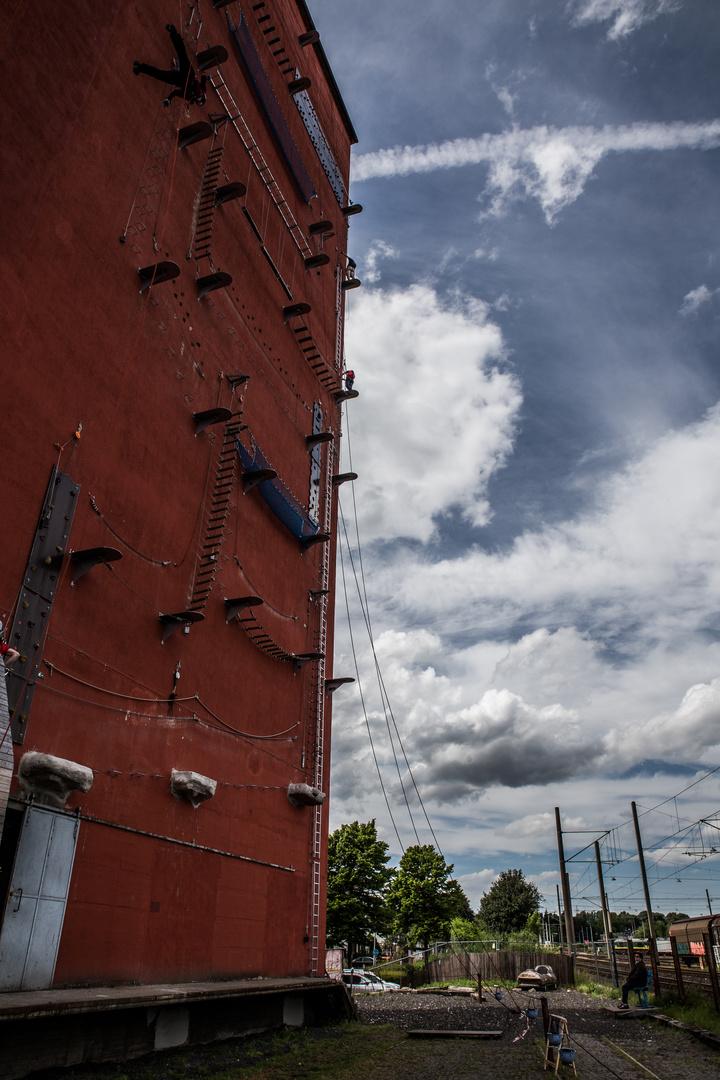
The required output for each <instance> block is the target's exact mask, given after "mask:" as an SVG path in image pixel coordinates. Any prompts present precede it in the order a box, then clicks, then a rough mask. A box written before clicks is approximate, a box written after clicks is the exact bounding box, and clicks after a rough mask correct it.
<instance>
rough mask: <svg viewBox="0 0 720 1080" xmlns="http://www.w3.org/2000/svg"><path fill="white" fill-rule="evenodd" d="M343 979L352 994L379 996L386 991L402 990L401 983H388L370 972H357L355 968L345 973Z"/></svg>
mask: <svg viewBox="0 0 720 1080" xmlns="http://www.w3.org/2000/svg"><path fill="white" fill-rule="evenodd" d="M341 979H342V981H343V982H344V983H345V985H346V986H347V988H348V989H349V990H350V992H351V993H352V994H377V993H382V992H383V991H385V990H399V989H400V983H396V982H388V981H387V980H386V979H381V978H380V976H379V975H373V974H372V972H370V971H357V970H355V969H353V968H351V969H350V970H348V971H343V973H342V975H341Z"/></svg>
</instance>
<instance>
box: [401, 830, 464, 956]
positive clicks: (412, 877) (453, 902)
mask: <svg viewBox="0 0 720 1080" xmlns="http://www.w3.org/2000/svg"><path fill="white" fill-rule="evenodd" d="M452 872H453V865H452V863H450V864H448V863H446V862H445V859H444V858H443V857H442V855H440V854H439V853H438V852H437V851H436V850H435V848H434V847H433V846H432V844H415V845H414V846H413V847H409V848H408V849H407V850H406V852H405V854H404V855H403V857H402V859H401V860H400V866H399V868H398V871H397V874H396V876H395V879H394V880H393V883H392V885H391V886H390V889H389V890H388V897H387V902H388V908H389V909H390V910H391V911H392V913H393V915H394V928H395V930H396V931H397V932H398V933H400V934H402V935H403V936H404V937H405V938H406V940H407V941H408V943H409V944H410V945H416V944H422V945H423V946H425V947H427V945H428V944H429V943H430V942H431V941H446V940H447V939H448V938H449V936H450V924H451V922H452V920H453V919H454V918H455V917H456V916H461V917H462V918H465V919H467V918H470V919H472V909H471V907H470V904H469V902H468V898H467V896H466V895H465V893H464V892H463V890H462V888H461V887H460V885H458V883H457V881H456V880H455V878H453V877H451V874H452Z"/></svg>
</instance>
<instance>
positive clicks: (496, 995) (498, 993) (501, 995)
mask: <svg viewBox="0 0 720 1080" xmlns="http://www.w3.org/2000/svg"><path fill="white" fill-rule="evenodd" d="M495 997H496V998H497V1000H498V1001H502V999H503V993H502V990H498V992H497V993H496V994H495Z"/></svg>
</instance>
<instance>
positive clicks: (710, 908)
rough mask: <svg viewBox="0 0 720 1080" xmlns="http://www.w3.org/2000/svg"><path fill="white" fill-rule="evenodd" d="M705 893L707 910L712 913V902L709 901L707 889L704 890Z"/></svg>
mask: <svg viewBox="0 0 720 1080" xmlns="http://www.w3.org/2000/svg"><path fill="white" fill-rule="evenodd" d="M705 895H706V897H707V902H708V911H709V912H710V914H711V915H712V913H713V909H712V904H711V903H710V893H709V892H708V891H707V889H706V890H705Z"/></svg>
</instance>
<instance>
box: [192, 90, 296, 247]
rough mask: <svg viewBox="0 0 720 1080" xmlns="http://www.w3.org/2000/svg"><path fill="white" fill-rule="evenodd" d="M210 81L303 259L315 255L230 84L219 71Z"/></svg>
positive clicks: (229, 121)
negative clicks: (242, 112)
mask: <svg viewBox="0 0 720 1080" xmlns="http://www.w3.org/2000/svg"><path fill="white" fill-rule="evenodd" d="M208 82H209V83H210V86H212V88H213V90H214V91H215V93H216V94H217V96H218V99H219V101H220V104H221V105H222V107H223V109H224V110H225V112H226V113H227V116H228V123H230V124H232V126H233V127H234V128H235V130H236V131H237V133H238V135H239V136H240V140H241V142H242V144H243V146H244V147H245V149H246V150H247V152H248V154H249V156H250V160H251V161H252V163H253V165H254V166H255V168H256V170H257V173H258V176H259V177H260V179H261V180H262V182H263V184H264V185H265V187H266V188H267V190H268V193H269V195H270V198H271V199H272V201H273V202H274V203H275V206H276V207H277V208H278V210H279V211H280V214H281V215H282V219H283V221H284V222H285V225H286V226H287V229H288V232H289V233H290V235H291V236H292V238H293V240H294V241H295V245H296V247H297V249H298V251H299V252H300V254H301V255H302V257H303V258H304V259H306V258H308V257H309V256H310V255H312V251H311V250H310V247H309V246H308V243H307V240H306V239H305V237H304V236H303V233H302V229H301V228H300V226H299V225H298V223H297V221H296V220H295V215H294V214H293V212H292V210H291V209H290V207H289V205H288V202H287V200H286V199H285V197H284V196H283V193H282V191H281V190H280V188H279V187H278V184H277V181H276V180H275V177H274V176H273V174H272V173H271V172H270V167H269V165H268V163H267V162H266V160H265V158H264V157H263V155H262V151H261V149H260V147H259V146H258V144H257V143H256V142H255V139H254V138H253V137H252V133H251V131H250V128H249V127H248V126H247V124H246V123H245V121H244V120H243V118H242V115H241V113H240V110H239V109H238V107H237V104H236V102H235V99H234V97H233V96H232V94H231V93H230V90H229V89H228V86H227V83H226V82H225V80H224V79H223V77H222V75H221V74H220V71H219V70H218V71H216V72H215V74H214V75H212V76H211V77H210V78H209V79H208Z"/></svg>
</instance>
